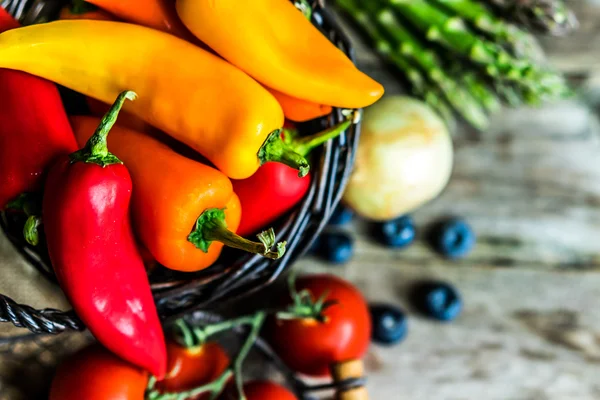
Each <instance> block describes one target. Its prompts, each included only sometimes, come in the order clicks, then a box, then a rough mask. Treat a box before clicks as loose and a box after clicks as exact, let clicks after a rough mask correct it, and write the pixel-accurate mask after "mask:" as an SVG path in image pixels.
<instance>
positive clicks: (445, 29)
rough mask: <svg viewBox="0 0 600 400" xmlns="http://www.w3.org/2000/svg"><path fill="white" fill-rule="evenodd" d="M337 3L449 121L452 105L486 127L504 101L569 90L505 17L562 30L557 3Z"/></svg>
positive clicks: (563, 12) (564, 16) (564, 14)
mask: <svg viewBox="0 0 600 400" xmlns="http://www.w3.org/2000/svg"><path fill="white" fill-rule="evenodd" d="M334 3H335V4H336V5H337V6H338V7H339V8H340V9H341V10H343V11H344V12H345V14H346V15H348V16H350V17H351V19H352V20H353V21H354V22H355V23H356V25H358V26H359V27H360V28H361V29H362V31H363V32H364V33H365V35H366V36H367V37H368V38H369V39H370V40H371V42H372V44H373V47H374V48H375V49H376V50H377V51H378V52H379V54H381V55H382V57H383V58H385V59H386V60H387V61H389V63H390V64H392V65H393V66H395V67H396V68H398V69H399V70H400V71H401V72H402V74H403V75H404V77H405V78H406V80H407V81H408V83H409V84H410V85H411V88H412V91H413V93H414V95H415V96H417V97H420V98H422V99H423V100H424V101H425V102H427V103H428V104H429V105H430V106H431V107H433V108H434V109H435V110H437V112H438V113H439V114H440V115H442V116H443V117H444V119H445V120H446V121H447V122H449V124H450V125H452V124H453V112H452V110H453V109H454V110H456V111H457V112H458V113H459V114H460V115H461V116H462V117H464V118H465V119H466V120H467V121H468V122H469V123H471V124H472V125H473V126H475V127H476V128H479V129H485V127H486V126H487V125H488V114H489V113H494V112H496V111H497V110H498V109H499V107H500V106H501V105H502V104H508V105H510V106H516V105H519V104H532V105H537V104H539V103H541V102H543V101H547V100H553V99H558V98H561V97H564V96H567V95H569V94H570V93H571V92H570V90H569V88H568V87H567V84H566V83H565V80H564V79H563V77H562V76H561V75H560V74H559V73H557V72H555V71H553V70H552V69H550V68H549V67H547V66H545V65H543V63H540V62H539V61H537V60H535V59H533V57H532V55H533V54H535V53H536V51H535V50H534V49H536V48H537V46H536V42H535V39H534V38H533V37H532V36H531V35H530V34H529V33H527V32H526V31H524V30H523V29H521V28H519V27H517V26H515V25H512V24H511V23H510V22H509V21H507V20H506V19H505V18H509V19H510V20H516V21H518V22H520V23H521V24H526V26H528V27H532V28H536V29H537V30H542V31H544V32H548V33H554V34H559V33H560V34H562V33H565V32H567V31H569V30H570V29H572V27H573V26H574V25H575V23H574V17H572V14H571V13H570V12H568V10H567V9H566V7H565V6H564V4H563V1H562V0H531V1H528V0H526V1H522V0H520V1H517V0H494V1H492V2H485V1H479V0H417V1H405V0H369V1H365V0H335V2H334ZM490 3H493V5H494V6H495V7H490Z"/></svg>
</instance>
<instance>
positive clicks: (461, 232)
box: [431, 218, 476, 259]
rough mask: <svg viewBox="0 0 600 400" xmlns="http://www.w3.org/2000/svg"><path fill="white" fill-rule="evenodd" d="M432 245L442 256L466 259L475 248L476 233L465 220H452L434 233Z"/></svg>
mask: <svg viewBox="0 0 600 400" xmlns="http://www.w3.org/2000/svg"><path fill="white" fill-rule="evenodd" d="M431 239H432V245H433V247H434V249H435V250H437V251H438V252H439V253H440V254H441V255H443V256H444V257H446V258H450V259H458V258H462V257H465V256H466V255H467V254H469V253H470V252H471V250H473V247H475V241H476V239H475V233H474V232H473V230H472V229H471V227H470V226H469V224H467V223H466V222H465V221H464V220H462V219H457V218H454V219H450V220H447V221H444V222H442V223H440V224H439V225H438V226H437V227H436V228H435V229H434V231H433V234H432V238H431Z"/></svg>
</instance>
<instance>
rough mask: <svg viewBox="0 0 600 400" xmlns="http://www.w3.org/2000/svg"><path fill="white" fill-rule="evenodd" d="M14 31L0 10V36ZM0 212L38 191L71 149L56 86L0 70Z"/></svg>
mask: <svg viewBox="0 0 600 400" xmlns="http://www.w3.org/2000/svg"><path fill="white" fill-rule="evenodd" d="M17 27H19V24H18V22H16V21H15V20H14V19H13V18H12V17H11V16H10V15H9V14H8V13H7V12H6V11H5V10H4V9H3V8H2V7H0V32H4V31H6V30H9V29H13V28H17ZM0 104H2V106H1V107H0V209H3V208H5V207H6V205H7V204H8V203H9V202H10V201H11V200H14V199H16V198H17V197H18V196H19V195H20V194H23V193H25V192H36V191H38V190H40V189H41V187H42V183H43V178H44V171H45V170H46V169H47V167H49V166H50V164H51V163H52V162H53V161H54V160H55V159H56V158H57V157H58V156H60V155H64V154H69V153H71V152H73V151H75V150H76V149H77V143H76V142H75V137H74V136H73V132H72V131H71V126H70V125H69V120H68V118H67V115H66V113H65V110H64V108H63V104H62V101H61V98H60V95H59V93H58V89H57V88H56V86H55V85H54V84H53V83H52V82H49V81H46V80H44V79H41V78H38V77H35V76H33V75H29V74H26V73H24V72H20V71H13V70H7V69H0Z"/></svg>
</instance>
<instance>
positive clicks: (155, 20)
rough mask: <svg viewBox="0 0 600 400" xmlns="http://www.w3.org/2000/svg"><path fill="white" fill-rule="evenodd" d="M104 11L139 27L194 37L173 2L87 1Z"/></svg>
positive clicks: (157, 0) (156, 0) (159, 0)
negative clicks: (182, 21) (181, 19)
mask: <svg viewBox="0 0 600 400" xmlns="http://www.w3.org/2000/svg"><path fill="white" fill-rule="evenodd" d="M86 1H87V2H88V3H91V4H94V5H96V6H98V7H100V8H102V9H103V10H106V11H108V12H110V13H111V14H114V15H116V16H117V17H119V18H121V19H122V20H123V21H129V22H133V23H136V24H138V25H142V26H147V27H149V28H153V29H158V30H159V31H163V32H169V33H172V34H174V35H176V36H179V37H184V38H185V37H187V38H189V37H193V35H191V34H190V32H189V31H188V30H187V29H186V27H185V26H184V25H183V24H182V23H181V21H180V20H179V18H178V17H177V12H176V11H175V4H174V3H173V1H172V0H86Z"/></svg>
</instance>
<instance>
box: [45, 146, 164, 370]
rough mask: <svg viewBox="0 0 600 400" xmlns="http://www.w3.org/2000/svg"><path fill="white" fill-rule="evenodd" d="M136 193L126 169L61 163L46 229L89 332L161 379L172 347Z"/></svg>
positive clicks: (63, 281)
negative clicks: (139, 225)
mask: <svg viewBox="0 0 600 400" xmlns="http://www.w3.org/2000/svg"><path fill="white" fill-rule="evenodd" d="M131 190H132V183H131V178H130V176H129V172H128V171H127V168H126V167H125V166H124V165H122V164H120V163H116V164H110V165H106V166H104V167H102V166H100V165H98V164H95V163H91V162H82V161H73V160H72V158H69V157H67V156H65V157H62V158H61V159H60V160H59V161H58V162H57V163H56V164H55V165H54V166H53V167H52V168H51V170H50V172H49V174H48V179H47V182H46V190H45V192H44V199H43V206H42V215H43V219H44V230H45V234H46V240H47V244H48V251H49V254H50V259H51V261H52V265H53V267H54V271H55V272H56V276H57V278H58V281H59V283H60V286H61V288H62V289H63V291H64V292H65V294H66V295H67V298H68V299H69V301H70V302H71V304H72V305H73V309H74V310H75V312H76V313H77V315H78V316H79V317H80V318H81V319H82V321H83V322H84V323H85V324H86V326H87V327H88V328H89V330H90V332H91V333H92V334H93V335H94V336H95V337H96V339H98V341H99V342H100V343H102V344H103V345H104V346H105V347H106V348H107V349H109V350H110V351H112V352H113V353H115V354H116V355H118V356H119V357H121V358H123V359H124V360H126V361H129V362H130V363H132V364H134V365H136V366H139V367H142V368H144V369H145V370H147V371H149V372H150V373H152V374H153V375H154V376H156V377H157V378H158V379H161V378H162V377H163V376H164V375H165V371H166V364H167V355H166V345H165V339H164V335H163V331H162V327H161V325H160V321H159V318H158V314H157V311H156V307H155V305H154V299H153V297H152V293H151V290H150V285H149V283H148V277H147V275H146V271H145V268H144V263H143V261H142V257H141V255H140V253H139V252H138V250H137V247H136V243H135V240H134V236H133V232H132V228H131V224H130V218H129V204H130V198H131Z"/></svg>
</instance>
